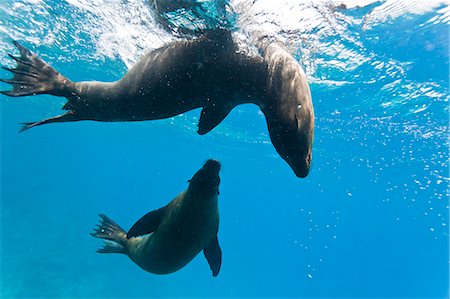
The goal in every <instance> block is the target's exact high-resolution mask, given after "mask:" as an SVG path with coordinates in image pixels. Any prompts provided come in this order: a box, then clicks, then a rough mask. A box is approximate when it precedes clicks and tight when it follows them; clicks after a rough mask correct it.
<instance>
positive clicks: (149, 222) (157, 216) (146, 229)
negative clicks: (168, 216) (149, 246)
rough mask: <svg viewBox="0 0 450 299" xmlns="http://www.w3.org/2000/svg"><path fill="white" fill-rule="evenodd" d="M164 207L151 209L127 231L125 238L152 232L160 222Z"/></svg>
mask: <svg viewBox="0 0 450 299" xmlns="http://www.w3.org/2000/svg"><path fill="white" fill-rule="evenodd" d="M164 212H165V208H164V207H163V208H160V209H158V210H154V211H151V212H150V213H147V214H145V215H144V216H142V217H141V219H139V220H138V221H137V222H136V223H135V224H134V225H133V226H132V227H131V229H130V230H129V231H128V233H127V239H129V238H132V237H137V236H142V235H146V234H150V233H153V232H154V231H156V229H157V228H158V226H159V225H160V224H161V220H162V218H163V216H164Z"/></svg>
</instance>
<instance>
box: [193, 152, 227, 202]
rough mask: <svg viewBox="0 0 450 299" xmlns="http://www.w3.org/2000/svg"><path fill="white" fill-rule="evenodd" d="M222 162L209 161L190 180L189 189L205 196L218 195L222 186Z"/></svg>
mask: <svg viewBox="0 0 450 299" xmlns="http://www.w3.org/2000/svg"><path fill="white" fill-rule="evenodd" d="M220 167H221V166H220V162H219V161H217V160H213V159H209V160H208V161H206V162H205V164H204V165H203V167H202V168H200V170H199V171H197V173H195V174H194V176H193V177H192V179H190V180H189V189H190V190H192V191H195V192H201V193H202V194H204V195H208V194H218V193H219V184H220V177H219V172H220Z"/></svg>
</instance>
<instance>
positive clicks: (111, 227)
mask: <svg viewBox="0 0 450 299" xmlns="http://www.w3.org/2000/svg"><path fill="white" fill-rule="evenodd" d="M219 171H220V163H219V162H218V161H216V160H208V161H206V163H205V164H204V166H203V167H202V168H201V169H200V170H199V171H197V173H196V174H195V175H194V176H193V177H192V179H191V180H189V187H188V188H187V190H185V191H183V192H182V193H180V194H179V195H178V196H177V197H175V198H174V199H173V200H172V201H171V202H170V203H169V204H167V205H166V206H164V207H162V208H160V209H158V210H154V211H152V212H150V213H147V214H146V215H144V216H143V217H142V218H141V219H139V220H138V221H137V222H136V223H135V224H134V225H133V226H132V227H131V229H130V230H129V231H128V233H127V232H125V231H124V230H123V229H122V228H121V227H120V226H119V225H118V224H117V223H115V222H114V221H112V220H111V219H109V218H108V217H107V216H106V215H102V214H101V215H100V218H101V223H100V225H98V227H97V228H96V229H94V232H93V233H91V235H92V236H94V237H96V238H101V239H104V240H106V241H105V243H104V247H103V248H101V249H99V250H98V251H97V252H99V253H123V254H126V255H128V257H129V258H130V259H131V260H132V261H133V262H135V263H136V264H137V265H138V266H139V267H141V268H142V269H144V270H146V271H148V272H151V273H155V274H169V273H173V272H175V271H178V270H180V269H181V268H183V267H184V266H186V265H187V264H188V263H189V262H190V261H191V260H192V259H193V258H194V257H195V256H196V255H197V254H198V253H199V252H200V251H202V250H203V253H204V255H205V257H206V259H207V261H208V263H209V265H210V268H211V270H212V275H213V276H217V275H218V274H219V271H220V266H221V263H222V250H221V249H220V246H219V243H218V239H217V232H218V229H219V210H218V203H217V201H218V195H219V184H220V178H219Z"/></svg>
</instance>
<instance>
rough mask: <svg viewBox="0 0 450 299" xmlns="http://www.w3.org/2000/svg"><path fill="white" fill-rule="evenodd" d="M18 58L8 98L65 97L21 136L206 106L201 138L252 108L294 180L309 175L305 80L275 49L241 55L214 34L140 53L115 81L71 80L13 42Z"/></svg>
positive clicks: (222, 34) (268, 46)
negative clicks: (57, 111)
mask: <svg viewBox="0 0 450 299" xmlns="http://www.w3.org/2000/svg"><path fill="white" fill-rule="evenodd" d="M14 44H15V46H16V47H17V48H18V49H19V51H20V57H15V56H12V55H9V56H10V57H11V58H12V59H14V60H15V61H16V62H17V67H16V68H14V69H10V68H5V69H6V70H8V71H10V72H12V73H13V75H14V76H13V78H11V79H3V80H1V81H3V82H6V83H9V84H11V85H12V87H13V88H12V90H10V91H2V92H1V93H3V94H5V95H7V96H13V97H18V96H27V95H36V94H51V95H55V96H62V97H66V98H67V100H68V102H67V103H66V104H65V105H64V107H63V109H64V110H68V112H67V113H64V114H62V115H59V116H56V117H52V118H49V119H45V120H42V121H38V122H33V123H26V124H25V126H24V127H23V128H22V130H27V129H29V128H32V127H35V126H39V125H43V124H48V123H54V122H71V121H80V120H96V121H105V122H113V121H142V120H153V119H162V118H167V117H172V116H175V115H178V114H180V113H183V112H186V111H189V110H192V109H195V108H203V109H202V111H201V115H200V121H199V124H198V133H199V134H201V135H203V134H206V133H208V132H209V131H211V130H212V129H213V128H214V127H216V126H217V125H218V124H219V123H220V122H221V121H222V120H223V119H224V118H225V117H226V116H227V115H228V113H230V111H231V110H232V109H233V108H234V107H236V106H237V105H240V104H244V103H253V104H256V105H258V106H259V107H260V108H261V110H262V112H263V113H264V115H265V117H266V120H267V126H268V130H269V134H270V138H271V140H272V143H273V145H274V146H275V148H276V150H277V151H278V153H279V154H280V155H281V157H282V158H283V159H284V160H286V161H287V162H288V164H289V165H290V166H291V168H292V169H293V171H294V172H295V174H296V175H297V176H298V177H305V176H307V175H308V172H309V169H310V163H311V157H312V143H313V132H314V110H313V105H312V99H311V93H310V89H309V85H308V81H307V78H306V76H305V74H304V72H303V70H302V68H301V67H300V65H299V64H298V62H297V61H296V60H295V59H294V58H293V57H292V56H291V55H290V54H289V53H288V52H287V51H286V50H284V48H283V47H281V46H280V45H278V44H277V43H269V42H265V43H261V45H262V46H261V52H262V56H261V57H260V56H250V55H247V54H244V53H241V52H240V51H238V49H237V45H236V44H235V43H234V41H233V39H232V36H231V33H230V32H229V31H226V30H219V29H218V30H212V31H208V32H206V33H205V34H204V35H203V36H201V37H198V38H195V39H192V40H187V41H178V42H174V43H171V44H168V45H166V46H164V47H162V48H159V49H156V50H154V51H152V52H150V53H148V54H146V55H144V56H143V57H142V58H141V59H140V60H139V61H138V62H137V63H136V65H134V66H133V67H132V68H131V69H130V70H129V71H128V72H127V73H126V74H125V75H124V76H123V78H122V79H120V80H119V81H116V82H111V83H109V82H108V83H106V82H72V81H70V80H68V79H67V78H66V77H64V76H63V75H61V74H60V73H58V72H57V71H56V70H55V69H53V68H52V67H51V66H49V65H48V64H47V63H45V62H44V61H43V60H41V59H40V58H39V57H37V55H36V54H34V53H32V52H30V51H29V50H28V49H26V48H25V47H23V46H21V45H20V44H19V43H17V42H14Z"/></svg>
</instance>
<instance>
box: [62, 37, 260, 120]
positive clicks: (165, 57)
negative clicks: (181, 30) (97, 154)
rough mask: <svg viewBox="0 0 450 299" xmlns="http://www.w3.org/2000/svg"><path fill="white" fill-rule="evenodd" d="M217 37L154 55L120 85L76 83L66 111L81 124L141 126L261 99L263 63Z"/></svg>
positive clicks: (183, 44)
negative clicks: (131, 123)
mask: <svg viewBox="0 0 450 299" xmlns="http://www.w3.org/2000/svg"><path fill="white" fill-rule="evenodd" d="M215 33H216V34H215V36H211V35H212V33H211V34H210V35H208V36H203V37H201V38H198V39H195V40H191V41H182V42H177V43H174V44H170V45H168V46H165V47H163V48H160V49H157V50H154V51H152V52H150V53H148V54H147V55H145V56H144V57H142V58H141V59H140V60H139V62H138V63H136V65H135V66H133V67H132V68H131V69H130V70H129V71H128V73H127V74H126V75H125V76H124V77H123V78H122V79H120V80H119V81H117V82H114V83H100V82H98V83H93V82H80V83H74V84H73V85H72V87H71V88H69V89H68V90H67V91H70V92H71V93H73V94H75V96H71V95H70V94H66V96H67V97H68V98H69V103H68V105H66V107H65V108H66V109H68V110H71V111H73V112H74V114H75V115H76V116H77V118H79V119H90V120H98V121H138V120H152V119H161V118H167V117H171V116H175V115H178V114H180V113H183V112H186V111H189V110H192V109H195V108H200V107H204V108H206V109H227V110H228V111H229V110H231V109H232V107H234V106H236V105H239V104H242V103H246V102H252V101H255V99H260V98H262V95H263V93H264V86H265V81H266V78H265V74H266V72H265V64H264V63H263V60H262V59H261V58H251V57H249V56H245V55H243V54H239V53H236V51H235V45H234V44H233V42H232V40H231V39H230V38H231V36H230V35H228V34H224V33H223V32H215ZM224 62H226V63H224ZM249 74H251V75H249Z"/></svg>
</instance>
